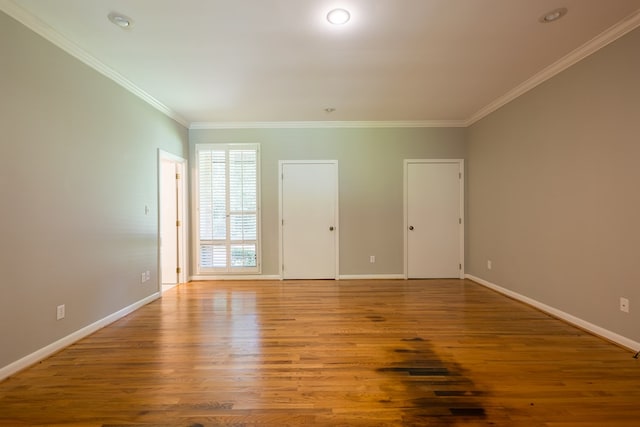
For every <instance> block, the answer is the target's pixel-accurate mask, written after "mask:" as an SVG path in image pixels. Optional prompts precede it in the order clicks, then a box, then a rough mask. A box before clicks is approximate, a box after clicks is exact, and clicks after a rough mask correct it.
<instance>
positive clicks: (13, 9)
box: [0, 0, 189, 127]
mask: <svg viewBox="0 0 640 427" xmlns="http://www.w3.org/2000/svg"><path fill="white" fill-rule="evenodd" d="M0 10H2V11H3V12H4V13H6V14H7V15H9V16H11V17H12V18H13V19H15V20H16V21H18V22H20V23H21V24H23V25H24V26H26V27H27V28H29V29H30V30H32V31H33V32H35V33H36V34H38V35H40V36H42V37H44V38H45V39H46V40H48V41H49V42H51V43H53V44H54V45H56V46H57V47H59V48H60V49H62V50H64V51H65V52H67V53H68V54H70V55H71V56H73V57H74V58H76V59H78V60H80V61H82V62H83V63H85V64H86V65H88V66H89V67H91V68H93V69H94V70H96V71H97V72H99V73H100V74H102V75H104V76H105V77H107V78H109V79H111V80H113V81H114V82H116V83H117V84H119V85H120V86H122V87H123V88H125V89H127V90H128V91H129V92H131V93H133V94H134V95H135V96H137V97H138V98H140V99H142V100H143V101H145V102H147V103H148V104H149V105H151V106H152V107H153V108H155V109H156V110H158V111H160V112H161V113H163V114H165V115H166V116H168V117H170V118H171V119H173V120H175V121H176V122H178V123H180V124H181V125H182V126H184V127H189V122H188V121H187V120H185V119H184V118H183V117H182V116H180V115H179V114H178V113H176V112H175V111H173V110H172V109H171V108H169V107H167V106H166V105H164V104H163V103H162V102H160V101H158V100H157V99H156V98H154V97H153V96H151V95H150V94H148V93H147V92H145V91H144V90H142V89H140V88H139V87H138V86H136V85H135V84H134V83H133V82H131V81H130V80H129V79H127V78H126V77H124V76H123V75H122V74H120V73H118V72H117V71H115V70H114V69H112V68H110V67H109V66H107V65H106V64H104V63H103V62H101V61H99V60H98V59H97V58H96V57H94V56H93V55H91V54H89V53H88V52H86V51H85V50H83V49H82V48H81V47H80V46H78V45H77V44H75V43H73V42H72V41H70V40H69V39H67V38H66V37H64V36H63V35H62V34H60V33H59V32H57V31H56V30H54V29H53V28H52V27H51V26H49V25H47V24H45V23H44V22H43V21H41V20H40V19H38V18H36V17H35V16H34V15H32V14H31V13H29V12H28V11H26V10H25V9H23V8H22V7H20V6H18V5H17V4H16V3H14V2H13V1H11V0H0Z"/></svg>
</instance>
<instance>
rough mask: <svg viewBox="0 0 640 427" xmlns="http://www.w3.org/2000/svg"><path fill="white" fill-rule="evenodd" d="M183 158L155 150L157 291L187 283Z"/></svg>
mask: <svg viewBox="0 0 640 427" xmlns="http://www.w3.org/2000/svg"><path fill="white" fill-rule="evenodd" d="M186 169H187V161H186V160H185V159H183V158H181V157H178V156H175V155H173V154H171V153H167V152H165V151H162V150H158V201H159V203H158V206H159V208H158V213H159V218H158V222H159V227H158V228H159V255H158V258H159V262H158V264H159V268H158V269H159V275H158V277H160V291H161V292H164V291H166V290H168V289H171V288H172V287H174V286H176V285H177V284H179V283H186V282H187V272H186V266H187V265H188V264H187V243H186V236H187V233H186V232H185V230H186V223H185V219H186V218H187V215H186V213H187V210H186V209H187V208H186V198H185V195H186V188H187V183H186V174H185V171H186Z"/></svg>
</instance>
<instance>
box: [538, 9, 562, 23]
mask: <svg viewBox="0 0 640 427" xmlns="http://www.w3.org/2000/svg"><path fill="white" fill-rule="evenodd" d="M567 12H568V10H567V8H566V7H561V8H558V9H554V10H552V11H551V12H547V13H545V14H544V15H542V16H541V17H540V19H538V21H540V22H542V23H543V24H548V23H550V22H555V21H557V20H558V19H560V18H562V17H563V16H564V15H566V14H567Z"/></svg>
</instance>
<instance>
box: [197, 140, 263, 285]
mask: <svg viewBox="0 0 640 427" xmlns="http://www.w3.org/2000/svg"><path fill="white" fill-rule="evenodd" d="M258 148H259V147H258V144H198V145H196V165H197V166H196V167H197V171H196V179H195V186H196V191H195V193H196V211H197V218H196V234H197V235H196V239H195V241H196V242H197V243H196V244H197V251H198V254H197V257H198V272H199V273H207V272H212V273H259V272H260V250H259V248H260V244H259V242H260V226H259V224H260V218H259V211H260V206H259V201H260V194H259V189H260V183H259V163H260V158H259V157H260V156H259V150H258Z"/></svg>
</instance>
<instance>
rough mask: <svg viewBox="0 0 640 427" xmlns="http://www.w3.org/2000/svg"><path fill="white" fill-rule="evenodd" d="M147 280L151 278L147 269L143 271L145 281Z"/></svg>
mask: <svg viewBox="0 0 640 427" xmlns="http://www.w3.org/2000/svg"><path fill="white" fill-rule="evenodd" d="M149 280H151V272H150V271H149V270H147V271H146V272H145V282H148V281H149Z"/></svg>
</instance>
